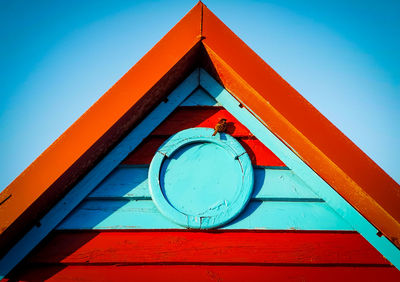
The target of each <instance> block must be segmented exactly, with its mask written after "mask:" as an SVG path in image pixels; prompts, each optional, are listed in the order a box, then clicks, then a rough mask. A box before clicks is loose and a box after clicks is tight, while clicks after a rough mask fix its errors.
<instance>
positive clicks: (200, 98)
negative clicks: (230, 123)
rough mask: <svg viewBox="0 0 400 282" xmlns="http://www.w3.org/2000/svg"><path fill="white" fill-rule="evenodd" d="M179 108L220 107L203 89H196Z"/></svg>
mask: <svg viewBox="0 0 400 282" xmlns="http://www.w3.org/2000/svg"><path fill="white" fill-rule="evenodd" d="M180 106H209V107H210V106H211V107H212V106H221V105H220V104H219V103H218V102H217V101H215V100H214V98H213V97H211V96H210V95H209V94H208V93H206V92H205V91H204V90H203V89H201V88H197V89H196V90H195V91H194V92H193V93H192V94H191V95H190V96H189V97H187V98H186V99H185V101H183V102H182V104H180Z"/></svg>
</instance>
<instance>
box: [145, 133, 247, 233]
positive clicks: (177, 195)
mask: <svg viewBox="0 0 400 282" xmlns="http://www.w3.org/2000/svg"><path fill="white" fill-rule="evenodd" d="M213 132H214V130H213V129H211V128H191V129H187V130H183V131H181V132H178V133H177V134H175V135H173V136H172V137H171V138H169V139H168V140H167V141H165V143H164V144H162V145H161V147H160V148H159V149H158V151H157V153H156V154H155V155H154V157H153V160H152V161H151V164H150V169H149V188H150V194H151V197H152V199H153V201H154V203H155V205H156V206H157V208H158V209H159V211H160V212H161V213H162V214H163V215H164V216H165V217H167V218H169V219H170V220H172V221H174V222H175V223H177V224H179V225H181V226H184V227H187V228H196V229H209V228H214V227H217V226H221V225H223V224H225V223H227V222H229V221H230V220H232V219H233V218H234V217H236V216H237V215H238V214H239V213H240V212H241V211H242V210H243V209H244V207H245V206H246V204H247V202H248V201H249V199H250V197H251V193H252V190H253V167H252V164H251V161H250V158H249V156H248V155H247V153H246V151H245V149H244V148H243V147H242V146H241V145H240V143H239V142H238V141H237V140H236V139H235V138H233V137H232V136H230V135H229V134H225V133H218V134H217V135H215V136H212V134H213Z"/></svg>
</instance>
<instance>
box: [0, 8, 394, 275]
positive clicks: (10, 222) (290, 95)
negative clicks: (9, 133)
mask: <svg viewBox="0 0 400 282" xmlns="http://www.w3.org/2000/svg"><path fill="white" fill-rule="evenodd" d="M199 23H200V24H199ZM177 38H179V40H176V39H177ZM233 50H234V51H233ZM233 52H234V53H233ZM165 53H168V54H169V56H164V54H165ZM238 53H239V54H240V55H241V56H239V57H240V58H239V57H238V56H237V54H238ZM149 65H152V66H153V65H157V66H158V68H156V71H154V70H153V68H149V67H148V66H149ZM198 66H201V67H203V68H204V69H206V70H207V72H208V73H209V74H207V73H205V72H202V74H201V75H200V76H199V75H197V76H196V75H192V76H189V78H187V79H186V80H185V81H184V82H183V84H181V85H185V87H184V88H185V89H189V88H190V89H192V91H195V90H196V89H197V88H198V85H199V78H200V85H201V87H202V88H203V89H205V90H206V92H208V93H209V94H210V95H211V96H213V98H214V99H215V100H216V101H217V102H218V103H219V104H221V105H222V106H224V107H225V108H226V109H227V110H228V111H229V112H230V113H232V114H233V115H234V116H235V118H236V119H237V120H239V122H240V123H242V124H246V126H248V128H249V129H250V131H251V132H252V133H253V134H254V135H255V136H256V137H257V139H258V140H259V141H260V142H262V143H263V144H265V145H267V147H268V148H269V149H271V151H272V152H273V153H274V154H275V155H277V156H278V157H279V159H280V160H282V161H283V162H284V163H285V164H286V165H287V166H288V167H289V168H290V169H291V170H292V171H293V172H294V173H295V174H296V175H297V176H301V179H302V181H303V182H304V183H305V184H306V185H307V186H308V187H310V189H311V190H312V191H313V193H314V194H316V195H318V197H319V198H320V199H323V200H324V201H325V202H326V203H327V205H329V206H330V207H331V208H332V209H333V210H334V211H335V212H336V213H337V214H338V215H340V216H341V217H342V218H343V219H344V220H345V221H346V222H348V223H349V224H350V225H351V226H352V228H353V229H355V230H357V231H358V232H360V233H361V234H362V235H363V236H364V237H365V238H366V239H367V240H368V241H369V242H370V243H371V244H372V245H373V246H374V247H376V248H377V249H378V250H379V251H380V252H381V253H382V254H383V255H384V256H385V257H387V258H389V260H390V261H391V262H392V263H393V264H394V265H396V266H398V265H399V255H398V252H399V250H398V249H397V248H396V247H395V246H394V245H393V244H398V238H399V234H400V228H399V226H400V224H399V220H398V219H399V209H398V199H399V194H398V188H399V187H398V185H397V184H396V183H395V182H394V181H393V180H392V179H390V177H389V176H387V175H386V174H385V173H384V172H383V171H382V170H381V169H380V168H379V167H377V166H376V164H374V163H373V162H372V161H371V160H370V159H369V158H368V157H367V156H366V155H365V154H363V153H362V152H361V151H360V150H359V149H358V148H357V147H356V146H355V145H354V144H353V143H351V141H350V140H348V139H347V138H346V137H345V136H344V135H343V134H342V133H341V132H340V131H339V130H338V129H336V128H335V127H334V126H333V125H332V124H331V123H330V122H329V121H327V120H326V119H325V118H324V117H323V116H322V115H321V114H320V113H319V112H318V111H317V110H315V109H314V108H313V107H312V106H311V105H310V104H309V103H308V102H307V101H305V99H304V98H303V97H301V96H300V95H299V94H298V93H297V92H296V91H295V90H294V89H293V88H291V87H290V85H288V84H287V83H286V82H285V81H284V80H283V79H282V78H281V77H279V75H278V74H276V73H275V72H274V71H273V70H272V69H271V68H270V67H269V66H268V65H267V64H265V63H264V62H263V61H262V60H261V59H260V58H259V57H258V56H257V55H256V54H255V53H254V52H252V51H251V50H250V49H249V48H248V47H247V46H246V45H245V44H244V43H243V42H242V41H240V39H238V38H237V37H236V36H235V35H234V34H233V33H232V32H231V31H230V30H229V29H228V28H227V27H226V26H225V25H224V24H223V23H222V22H220V21H219V20H218V19H217V18H216V17H215V16H214V15H213V14H212V13H211V12H210V11H209V10H208V9H207V8H206V7H205V6H204V5H203V4H201V3H199V4H198V5H196V7H195V8H194V9H192V11H190V12H189V14H188V15H187V16H185V17H184V18H183V19H182V20H181V21H180V22H179V23H178V24H177V26H176V27H174V29H173V30H171V32H170V33H168V34H167V36H165V37H164V38H163V39H162V40H161V41H160V42H159V43H158V44H157V45H156V46H155V48H153V49H152V50H151V51H150V52H149V53H148V54H146V56H145V57H144V58H143V59H142V60H141V61H140V62H139V63H138V64H137V65H135V66H134V67H133V68H132V69H131V70H130V71H129V72H128V73H127V74H126V75H125V76H124V77H123V78H122V79H121V80H120V81H119V82H118V83H117V84H116V85H115V86H114V87H112V88H111V89H110V90H109V91H108V92H107V93H106V94H105V95H104V96H103V97H102V98H101V99H100V100H99V101H98V102H97V103H96V104H95V105H94V106H93V107H92V108H91V109H90V110H89V111H88V112H87V113H85V114H84V115H83V116H82V117H81V118H80V119H79V120H78V121H77V122H76V123H75V124H74V125H73V126H71V128H70V129H68V130H67V131H66V133H64V134H63V135H62V136H61V137H60V138H59V140H57V141H56V142H55V143H54V144H53V145H51V146H50V147H49V149H48V150H46V151H45V152H44V153H43V154H42V155H41V156H40V157H39V158H38V159H37V160H36V161H35V162H34V163H33V164H32V165H31V166H30V167H29V168H28V169H27V170H26V171H25V172H24V173H23V174H21V175H20V177H18V178H17V179H16V180H15V181H14V182H13V183H12V184H11V185H10V186H9V187H8V188H7V189H6V190H4V191H3V193H2V194H1V205H0V216H1V217H0V218H1V225H2V227H1V234H0V238H1V241H0V245H1V249H2V251H3V254H4V252H7V250H9V251H8V253H7V254H6V255H4V256H3V257H2V259H1V261H0V266H1V267H0V269H1V273H0V274H1V275H3V276H4V275H5V274H6V273H8V271H9V270H10V269H11V268H12V267H13V266H14V265H16V264H17V263H18V262H19V261H20V260H21V259H22V258H23V257H25V255H26V254H27V253H28V252H29V251H30V250H31V249H32V248H33V247H34V246H36V245H37V244H38V243H39V242H40V241H41V240H42V239H43V238H44V237H45V236H46V235H47V234H48V233H49V232H51V230H53V229H54V228H55V227H56V226H57V225H58V224H59V223H60V222H61V220H62V219H63V218H64V217H65V216H66V215H67V214H69V213H70V212H71V211H72V210H73V209H74V208H75V207H76V206H77V205H78V204H79V203H80V202H81V201H82V200H83V199H84V198H85V197H86V196H87V195H88V194H89V193H90V192H91V191H92V190H93V189H94V188H95V187H96V186H97V185H98V184H99V183H98V182H96V181H99V180H98V179H99V175H100V176H106V175H108V174H109V173H110V172H111V171H112V170H113V169H114V168H115V167H116V166H117V165H118V164H119V163H120V162H121V161H122V160H123V158H125V157H126V156H127V155H128V154H129V153H130V152H131V151H132V150H133V149H134V148H136V146H138V145H139V144H140V143H141V142H142V140H143V139H144V138H146V136H148V135H149V134H150V132H151V131H152V129H153V128H154V127H156V126H157V125H158V124H159V123H161V121H162V120H160V119H159V118H158V117H159V116H161V115H160V111H161V112H162V113H163V114H164V115H163V116H165V113H167V112H172V111H173V110H174V109H175V108H176V106H178V105H179V104H181V103H182V102H183V101H184V100H185V99H186V98H187V95H188V94H187V93H186V92H185V93H183V92H180V91H179V89H180V88H179V87H178V88H176V87H177V85H179V83H181V82H182V80H183V79H184V78H185V77H187V75H188V74H190V73H191V72H192V71H193V70H194V69H196V68H197V67H198ZM197 74H199V73H197ZM216 82H219V83H220V85H219V84H218V83H216ZM222 85H223V86H222ZM180 87H181V86H180ZM174 88H176V90H174V91H173V92H172V94H173V96H171V95H172V94H171V95H170V96H169V97H168V99H165V98H166V97H167V95H168V94H169V93H170V92H171V91H172V90H173V89H174ZM192 91H191V92H192ZM160 102H161V103H160ZM209 102H210V101H209ZM191 103H193V102H191ZM132 128H134V129H133V131H132V132H133V133H131V134H129V135H128V136H127V137H126V138H125V140H129V142H125V143H124V142H121V143H119V144H118V142H119V141H120V140H121V138H123V137H124V136H125V135H126V134H128V132H129V131H130V130H132ZM78 137H79V138H78ZM129 138H130V139H129ZM125 140H124V141H125ZM117 144H118V145H117ZM337 148H340V150H338V149H337ZM121 152H122V153H121ZM116 155H118V156H119V157H118V158H115V156H116ZM122 155H124V156H123V157H121V156H122ZM121 158H122V159H121ZM55 159H57V162H55V161H54V160H55ZM354 164H355V165H354ZM43 171H47V175H46V177H43ZM100 178H101V177H100ZM332 188H333V189H332ZM338 193H339V194H340V195H341V196H342V197H341V196H339V194H338ZM353 207H354V208H353ZM361 214H362V215H361ZM382 235H384V236H382ZM21 236H23V237H22V239H21ZM389 240H390V241H391V242H390V241H389ZM15 242H17V243H15ZM392 243H393V244H392ZM11 246H12V248H11ZM10 248H11V249H10Z"/></svg>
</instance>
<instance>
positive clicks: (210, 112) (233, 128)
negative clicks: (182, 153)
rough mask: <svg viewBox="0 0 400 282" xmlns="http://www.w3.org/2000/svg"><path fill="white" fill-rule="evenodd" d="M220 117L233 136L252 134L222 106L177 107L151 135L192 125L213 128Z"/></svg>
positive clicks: (179, 129) (191, 126)
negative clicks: (225, 121)
mask: <svg viewBox="0 0 400 282" xmlns="http://www.w3.org/2000/svg"><path fill="white" fill-rule="evenodd" d="M222 118H225V119H226V120H227V123H228V126H227V130H226V132H227V133H229V134H230V135H232V136H234V137H252V136H253V135H252V134H251V133H250V131H249V130H248V129H247V128H246V127H245V126H243V124H241V123H240V122H238V120H237V119H236V118H234V117H233V116H232V114H231V113H229V112H228V111H227V110H225V109H224V108H222V107H206V108H203V107H178V108H177V109H176V110H175V111H174V112H173V113H172V114H171V115H170V116H169V117H168V119H167V120H165V122H163V123H162V124H160V125H159V126H158V127H157V128H156V129H155V130H154V131H153V132H152V135H165V136H170V135H173V134H175V133H177V132H179V131H181V130H184V129H188V128H193V127H210V128H214V126H215V125H216V124H217V123H218V122H219V121H220V119H222Z"/></svg>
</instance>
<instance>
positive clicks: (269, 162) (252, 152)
mask: <svg viewBox="0 0 400 282" xmlns="http://www.w3.org/2000/svg"><path fill="white" fill-rule="evenodd" d="M168 138H169V136H150V137H148V138H146V139H145V140H144V141H143V142H142V143H141V144H140V145H139V146H138V148H137V149H136V150H134V151H133V152H132V153H131V154H130V155H129V156H128V157H127V158H126V159H125V160H124V161H123V164H131V165H145V164H150V162H151V160H152V159H153V156H154V154H155V153H156V151H157V149H158V148H159V147H160V146H161V144H162V143H164V142H165V141H166V140H167V139H168ZM237 139H238V140H239V142H240V143H241V144H242V146H243V147H244V148H245V149H246V152H247V153H248V154H249V157H250V159H251V162H252V164H253V165H258V166H277V167H285V164H284V163H283V162H282V161H281V160H279V158H278V157H276V156H275V155H274V153H272V152H271V150H269V149H268V148H267V147H266V146H264V144H262V143H261V142H260V141H259V140H257V139H245V138H237Z"/></svg>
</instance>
